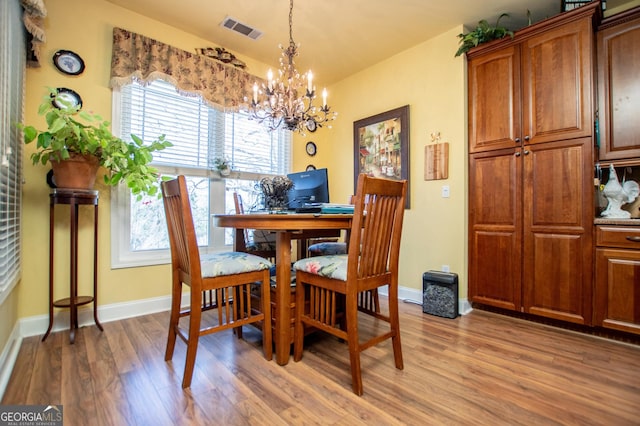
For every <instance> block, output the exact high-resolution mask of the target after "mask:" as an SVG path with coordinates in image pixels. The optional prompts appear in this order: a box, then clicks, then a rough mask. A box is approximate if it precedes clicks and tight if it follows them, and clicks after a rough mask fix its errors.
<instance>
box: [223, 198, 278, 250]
mask: <svg viewBox="0 0 640 426" xmlns="http://www.w3.org/2000/svg"><path fill="white" fill-rule="evenodd" d="M233 203H234V205H235V208H236V214H244V213H245V211H244V203H243V202H242V196H241V195H240V194H238V193H237V192H234V193H233ZM256 232H261V233H265V237H268V235H266V234H267V233H268V232H269V231H264V230H260V231H256V230H249V229H243V230H242V235H243V237H244V238H241V239H239V240H238V241H236V250H238V251H243V252H246V253H251V254H255V255H256V256H260V257H265V258H267V259H269V260H270V261H272V262H275V261H276V243H275V241H256V240H257V239H256V238H255V237H256ZM235 235H236V237H238V236H239V234H238V233H236V234H235ZM265 239H266V238H265Z"/></svg>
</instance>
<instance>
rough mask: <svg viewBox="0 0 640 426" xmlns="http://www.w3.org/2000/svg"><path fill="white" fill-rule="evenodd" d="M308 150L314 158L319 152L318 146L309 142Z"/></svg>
mask: <svg viewBox="0 0 640 426" xmlns="http://www.w3.org/2000/svg"><path fill="white" fill-rule="evenodd" d="M306 150H307V154H309V155H310V156H311V157H313V156H314V155H316V151H317V148H316V144H315V143H313V142H311V141H309V142H307V147H306Z"/></svg>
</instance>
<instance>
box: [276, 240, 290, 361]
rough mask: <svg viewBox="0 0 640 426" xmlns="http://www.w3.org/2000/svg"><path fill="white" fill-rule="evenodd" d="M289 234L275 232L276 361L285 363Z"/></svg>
mask: <svg viewBox="0 0 640 426" xmlns="http://www.w3.org/2000/svg"><path fill="white" fill-rule="evenodd" d="M290 305H291V234H290V233H289V232H277V233H276V307H277V308H276V324H275V336H274V338H275V341H276V362H277V363H278V364H279V365H285V364H287V363H288V362H289V353H290V351H291V309H290V307H289V306H290Z"/></svg>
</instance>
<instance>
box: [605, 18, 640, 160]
mask: <svg viewBox="0 0 640 426" xmlns="http://www.w3.org/2000/svg"><path fill="white" fill-rule="evenodd" d="M597 43H598V113H599V114H598V115H599V128H600V149H599V156H598V157H599V159H600V160H623V159H638V158H639V157H640V120H639V119H638V113H639V112H640V78H638V72H640V7H636V8H634V9H630V10H628V11H626V12H623V13H620V14H618V15H615V16H613V17H611V18H609V19H606V20H604V21H603V22H602V25H600V27H599V30H598V34H597Z"/></svg>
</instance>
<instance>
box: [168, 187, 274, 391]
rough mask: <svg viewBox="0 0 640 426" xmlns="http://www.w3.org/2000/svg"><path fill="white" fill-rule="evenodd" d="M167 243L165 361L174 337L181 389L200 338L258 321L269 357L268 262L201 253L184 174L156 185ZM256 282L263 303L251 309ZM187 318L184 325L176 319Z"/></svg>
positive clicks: (236, 255) (187, 381)
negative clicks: (210, 315) (181, 345)
mask: <svg viewBox="0 0 640 426" xmlns="http://www.w3.org/2000/svg"><path fill="white" fill-rule="evenodd" d="M161 188H162V196H163V200H164V210H165V215H166V219H167V228H168V231H169V243H170V246H171V274H172V277H171V315H170V319H169V335H168V337H167V347H166V351H165V361H169V360H171V359H172V358H173V352H174V348H175V343H176V337H177V336H179V337H180V338H181V339H182V340H183V341H184V342H185V343H186V344H187V357H186V362H185V366H184V375H183V378H182V387H183V388H187V387H189V386H190V385H191V378H192V376H193V369H194V366H195V360H196V352H197V350H198V340H199V338H200V336H203V335H206V334H210V333H215V332H218V331H222V330H226V329H229V328H238V327H242V326H243V325H245V324H252V323H256V322H262V324H264V326H263V327H262V347H263V350H264V356H265V358H266V359H268V360H270V359H271V357H272V351H273V348H272V338H271V315H265V314H264V312H269V310H268V309H269V307H270V291H269V268H270V267H271V266H272V264H271V262H269V261H268V260H266V259H263V258H261V257H258V256H254V255H252V254H248V253H240V252H227V253H213V254H206V255H202V256H201V255H200V252H199V250H198V244H197V241H196V233H195V229H194V225H193V216H192V213H191V205H190V202H189V196H188V192H187V183H186V179H185V177H184V176H178V178H177V179H174V180H170V181H165V182H162V184H161ZM256 282H260V283H261V285H260V287H261V289H262V290H261V298H262V306H261V308H262V309H261V312H259V313H255V312H252V310H251V309H246V306H249V304H250V300H249V297H248V295H249V294H250V291H249V288H250V286H251V285H252V284H254V283H256ZM184 286H188V287H190V288H191V295H190V298H189V300H190V302H189V307H188V308H186V309H184V310H181V307H180V302H181V300H182V290H183V287H184ZM210 309H217V315H216V316H215V317H216V318H215V325H208V326H207V327H203V328H201V319H202V312H203V311H206V310H210ZM185 316H188V317H189V322H188V325H189V327H188V329H187V330H185V329H183V328H182V327H181V326H180V318H182V317H185Z"/></svg>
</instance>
